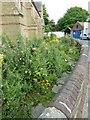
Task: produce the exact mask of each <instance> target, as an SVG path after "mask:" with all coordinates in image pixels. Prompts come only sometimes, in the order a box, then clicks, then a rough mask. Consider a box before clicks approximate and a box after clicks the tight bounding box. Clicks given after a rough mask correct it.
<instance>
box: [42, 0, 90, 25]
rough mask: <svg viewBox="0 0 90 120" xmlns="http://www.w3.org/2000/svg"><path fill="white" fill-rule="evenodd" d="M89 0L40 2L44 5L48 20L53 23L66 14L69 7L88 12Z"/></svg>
mask: <svg viewBox="0 0 90 120" xmlns="http://www.w3.org/2000/svg"><path fill="white" fill-rule="evenodd" d="M88 2H89V0H42V3H43V4H45V6H46V9H47V13H48V14H49V18H50V19H53V20H54V21H55V23H56V22H57V21H58V19H59V18H60V17H63V15H64V14H65V13H66V11H67V10H68V9H69V8H70V7H75V6H77V7H82V8H83V9H86V10H88Z"/></svg>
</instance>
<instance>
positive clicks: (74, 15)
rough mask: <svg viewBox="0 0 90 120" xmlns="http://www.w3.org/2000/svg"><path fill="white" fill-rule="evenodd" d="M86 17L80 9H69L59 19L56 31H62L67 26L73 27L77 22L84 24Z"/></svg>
mask: <svg viewBox="0 0 90 120" xmlns="http://www.w3.org/2000/svg"><path fill="white" fill-rule="evenodd" d="M87 17H88V12H87V11H86V10H85V9H82V8H81V7H71V8H70V9H68V10H67V12H66V13H65V15H64V16H63V17H62V18H60V19H59V20H58V22H57V25H56V29H57V30H59V31H60V30H64V29H66V28H67V27H68V26H69V27H73V25H74V24H75V23H76V22H77V21H80V22H85V21H86V19H87Z"/></svg>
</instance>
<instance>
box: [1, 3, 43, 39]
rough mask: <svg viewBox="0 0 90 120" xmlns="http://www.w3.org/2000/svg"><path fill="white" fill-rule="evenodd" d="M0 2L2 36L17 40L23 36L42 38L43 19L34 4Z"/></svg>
mask: <svg viewBox="0 0 90 120" xmlns="http://www.w3.org/2000/svg"><path fill="white" fill-rule="evenodd" d="M20 5H21V7H20V6H19V4H17V3H16V2H0V6H1V8H2V9H0V20H1V22H0V28H1V29H0V35H1V34H2V33H5V34H7V35H8V36H9V37H11V38H15V37H16V36H17V34H18V33H21V34H22V35H23V36H27V37H32V36H42V31H43V29H42V24H41V17H42V16H40V14H39V13H38V11H37V10H36V8H35V6H34V5H33V3H32V2H20Z"/></svg>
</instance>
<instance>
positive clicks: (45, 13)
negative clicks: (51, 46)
mask: <svg viewBox="0 0 90 120" xmlns="http://www.w3.org/2000/svg"><path fill="white" fill-rule="evenodd" d="M43 19H44V24H45V27H44V29H45V32H49V31H50V28H49V15H48V13H47V10H46V7H45V4H44V5H43Z"/></svg>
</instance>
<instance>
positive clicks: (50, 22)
mask: <svg viewBox="0 0 90 120" xmlns="http://www.w3.org/2000/svg"><path fill="white" fill-rule="evenodd" d="M49 27H50V30H51V31H52V32H55V31H56V25H55V22H54V20H53V19H52V20H50V21H49Z"/></svg>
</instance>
